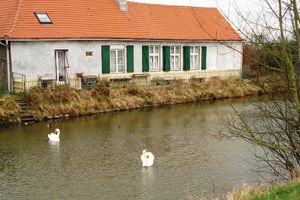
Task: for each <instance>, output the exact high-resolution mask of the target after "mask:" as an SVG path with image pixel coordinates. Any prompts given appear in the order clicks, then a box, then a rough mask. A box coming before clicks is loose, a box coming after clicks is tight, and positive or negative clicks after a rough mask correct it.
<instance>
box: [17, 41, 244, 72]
mask: <svg viewBox="0 0 300 200" xmlns="http://www.w3.org/2000/svg"><path fill="white" fill-rule="evenodd" d="M120 44H121V45H122V44H123V45H134V69H135V73H141V72H142V46H143V45H160V46H165V45H166V46H172V45H180V46H182V47H183V46H192V45H197V46H207V70H232V69H241V67H242V55H241V54H240V53H239V52H241V51H242V44H241V43H233V42H231V43H226V44H225V45H224V44H220V43H213V42H210V43H208V42H207V43H198V42H197V43H191V42H189V43H183V42H123V41H119V42H118V41H117V42H107V41H62V42H60V41H39V42H29V41H28V42H12V43H11V56H12V68H13V72H17V73H21V74H25V75H26V77H27V78H36V77H37V76H38V75H43V74H52V75H53V76H55V50H59V49H67V50H68V55H69V56H68V58H69V64H70V68H69V69H68V74H69V76H74V74H75V73H78V72H83V73H85V74H86V75H98V74H101V72H102V68H101V45H120ZM230 47H232V48H237V50H238V51H239V52H237V51H235V50H233V49H232V48H230ZM86 51H92V52H93V56H86ZM161 62H162V58H161ZM181 63H183V59H181Z"/></svg>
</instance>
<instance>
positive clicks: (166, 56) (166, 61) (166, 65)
mask: <svg viewBox="0 0 300 200" xmlns="http://www.w3.org/2000/svg"><path fill="white" fill-rule="evenodd" d="M170 54H171V51H170V47H167V46H164V47H163V70H164V71H165V72H168V71H170Z"/></svg>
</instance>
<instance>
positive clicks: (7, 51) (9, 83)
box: [5, 39, 13, 92]
mask: <svg viewBox="0 0 300 200" xmlns="http://www.w3.org/2000/svg"><path fill="white" fill-rule="evenodd" d="M5 41H6V56H7V58H6V65H7V66H6V72H7V90H8V92H13V90H12V79H11V55H10V42H9V41H8V40H7V39H6V40H5Z"/></svg>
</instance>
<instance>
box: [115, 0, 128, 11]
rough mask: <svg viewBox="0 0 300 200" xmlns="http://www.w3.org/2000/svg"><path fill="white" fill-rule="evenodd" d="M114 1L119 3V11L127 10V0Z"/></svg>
mask: <svg viewBox="0 0 300 200" xmlns="http://www.w3.org/2000/svg"><path fill="white" fill-rule="evenodd" d="M115 1H116V2H117V4H118V5H119V8H120V11H122V12H127V11H128V5H127V0H115Z"/></svg>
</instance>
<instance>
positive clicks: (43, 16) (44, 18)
mask: <svg viewBox="0 0 300 200" xmlns="http://www.w3.org/2000/svg"><path fill="white" fill-rule="evenodd" d="M34 14H35V16H36V18H37V19H38V20H39V22H40V23H41V24H52V21H51V19H50V17H49V16H48V14H47V13H46V12H35V13H34Z"/></svg>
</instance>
